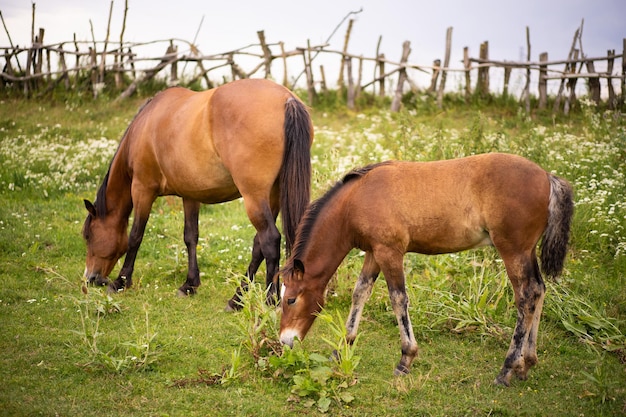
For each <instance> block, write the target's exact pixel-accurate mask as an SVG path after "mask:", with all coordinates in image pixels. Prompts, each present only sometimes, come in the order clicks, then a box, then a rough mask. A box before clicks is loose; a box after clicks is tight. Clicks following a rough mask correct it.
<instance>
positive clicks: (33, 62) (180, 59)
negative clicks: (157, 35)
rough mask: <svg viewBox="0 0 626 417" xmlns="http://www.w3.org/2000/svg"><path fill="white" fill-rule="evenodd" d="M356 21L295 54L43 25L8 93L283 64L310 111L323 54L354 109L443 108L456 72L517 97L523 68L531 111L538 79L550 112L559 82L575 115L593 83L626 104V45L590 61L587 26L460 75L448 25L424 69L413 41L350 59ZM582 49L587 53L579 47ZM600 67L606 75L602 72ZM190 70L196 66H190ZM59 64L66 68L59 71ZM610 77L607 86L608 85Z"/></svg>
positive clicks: (11, 66)
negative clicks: (513, 86)
mask: <svg viewBox="0 0 626 417" xmlns="http://www.w3.org/2000/svg"><path fill="white" fill-rule="evenodd" d="M33 13H34V4H33ZM0 16H1V14H0ZM353 23H354V20H350V21H349V22H348V29H347V32H346V35H345V42H344V48H343V50H335V49H331V48H329V45H328V44H323V45H311V44H310V42H307V46H306V47H298V48H295V49H293V50H290V51H287V50H285V44H284V43H283V42H275V43H267V42H266V40H265V33H264V31H258V32H257V36H258V39H259V43H256V44H251V45H247V46H244V47H242V48H238V49H235V50H231V51H226V52H220V53H216V54H211V55H205V54H202V53H201V52H200V51H199V50H198V48H197V47H196V46H195V45H194V43H193V42H189V41H187V40H184V39H177V38H172V39H165V40H155V41H150V42H141V43H131V42H123V41H122V39H121V38H122V37H121V36H120V41H119V42H112V41H109V39H108V31H107V39H105V40H104V41H95V40H94V41H91V42H89V41H78V40H76V38H74V39H73V40H72V41H67V42H60V43H55V44H44V35H45V30H44V29H43V28H42V29H39V32H38V34H37V35H36V36H34V35H33V40H32V45H31V46H30V47H19V46H13V45H12V43H11V45H9V46H0V65H1V68H2V71H1V72H0V92H1V91H2V90H7V91H9V90H13V91H19V92H23V94H24V96H25V97H38V96H42V95H45V94H46V93H48V92H50V91H52V90H53V89H55V88H57V87H58V86H59V85H63V87H64V88H65V89H67V90H71V89H80V88H83V89H84V88H89V89H90V90H91V92H92V93H93V95H94V96H97V95H98V94H100V93H101V92H102V91H103V89H105V88H115V91H118V92H119V99H124V98H127V97H129V96H131V95H132V94H133V93H134V92H135V91H136V90H137V88H138V87H139V86H140V85H141V84H142V83H145V82H147V81H149V80H151V79H153V78H155V77H157V76H158V78H160V79H165V81H166V82H167V84H168V85H179V84H183V85H194V84H197V83H200V85H201V87H202V88H212V87H214V86H215V85H219V84H221V83H223V82H226V81H229V80H235V79H241V78H250V77H264V78H274V76H273V74H272V70H273V69H274V68H275V67H276V66H279V67H280V71H279V72H282V83H283V84H284V85H286V86H288V87H290V88H294V87H295V86H296V83H297V82H298V80H299V79H300V78H301V76H302V75H304V81H303V82H304V83H305V85H306V89H307V92H308V100H309V104H310V105H313V104H314V103H315V102H316V98H317V95H318V93H325V92H326V91H327V86H328V85H329V83H328V82H327V80H326V73H325V69H324V66H323V65H320V66H319V68H317V67H315V66H314V63H315V61H316V59H317V58H318V57H319V56H320V55H322V56H325V57H329V56H336V57H337V58H336V59H337V60H338V61H339V63H340V67H339V76H338V78H337V82H336V86H337V88H339V89H342V90H345V91H346V94H347V105H348V107H354V106H355V101H356V99H357V98H358V97H359V95H360V94H361V92H362V91H364V90H365V89H366V88H372V89H373V91H374V93H375V94H376V91H377V94H378V95H380V96H391V97H392V103H391V109H392V110H394V111H397V110H398V109H400V107H401V99H402V96H403V94H404V93H405V92H406V91H413V92H414V93H418V94H424V93H427V94H432V95H434V96H435V97H436V98H437V103H438V105H439V106H441V105H442V98H443V93H444V90H445V88H446V81H447V76H448V74H456V75H457V76H458V77H460V78H461V79H463V83H464V94H465V96H466V97H467V98H469V97H471V96H472V95H479V96H486V95H489V94H493V90H494V86H493V82H491V81H490V70H494V69H495V70H503V71H504V80H503V85H502V87H501V89H500V88H496V89H497V90H499V91H501V93H502V94H503V95H509V90H510V80H511V72H512V71H513V70H516V71H518V72H519V71H521V73H522V74H523V76H522V78H523V79H524V82H525V86H524V88H523V89H522V90H521V94H520V96H519V100H520V101H521V102H523V103H525V105H526V110H527V111H530V97H531V91H530V85H531V79H536V80H538V81H537V97H538V100H537V103H538V104H537V106H538V108H545V107H546V106H547V101H548V100H547V99H548V88H547V83H548V82H551V83H552V84H551V85H553V86H555V85H558V93H557V94H556V98H555V104H554V109H553V110H554V111H555V112H560V111H562V112H564V113H567V112H568V111H569V109H570V108H571V107H572V105H573V104H574V102H575V101H576V99H577V98H576V92H577V81H578V80H579V79H584V80H586V86H587V92H588V96H589V97H590V99H591V100H593V101H594V102H596V103H598V104H599V103H600V102H602V101H603V100H602V99H603V96H604V99H605V101H606V105H607V107H608V108H609V109H617V108H623V106H624V101H625V98H626V87H625V82H626V63H625V62H626V60H625V59H624V57H625V55H626V39H623V50H622V52H621V54H616V53H615V51H614V50H609V51H607V54H606V55H605V56H594V57H587V56H585V55H584V54H583V52H582V39H581V36H580V33H582V24H581V27H580V28H579V29H577V30H576V33H575V35H574V39H573V41H572V47H571V49H570V51H569V53H568V56H567V58H566V59H557V60H548V54H547V53H541V54H540V56H539V57H540V59H539V61H531V59H530V40H529V39H530V35H529V30H528V28H527V29H526V31H527V51H528V56H527V60H526V61H523V62H513V61H502V60H494V59H490V58H489V43H488V42H484V43H482V44H481V45H480V50H479V56H478V57H471V56H469V52H468V51H469V48H468V47H465V48H464V49H463V52H464V54H463V61H462V62H461V64H462V66H460V67H457V68H455V67H453V66H451V65H450V49H451V39H452V28H448V30H447V33H446V50H445V51H444V52H445V53H444V60H443V63H442V61H441V60H439V59H437V60H435V61H434V62H433V63H432V64H431V65H424V64H417V63H414V62H410V61H409V56H410V53H411V48H410V43H409V42H408V41H406V42H404V43H403V45H402V54H401V56H400V59H399V60H393V59H388V58H387V57H386V56H385V54H384V53H380V52H379V48H377V52H376V56H375V57H365V56H362V55H354V54H351V53H349V52H348V45H349V38H350V33H351V30H352V26H353ZM3 24H4V20H3ZM109 24H110V19H109ZM5 30H7V29H6V26H5ZM8 34H9V33H8V30H7V35H8ZM10 39H11V38H10V36H9V40H10ZM379 45H380V40H379ZM577 45H580V46H579V47H578V48H577ZM148 47H150V48H151V49H153V50H154V48H155V47H159V48H161V50H162V49H163V48H165V52H164V53H163V54H159V55H156V56H154V55H153V56H144V55H142V54H140V53H139V51H141V50H145V49H147V48H148ZM179 50H182V51H183V52H179ZM244 61H245V65H244V64H243V62H244ZM620 61H621V65H620ZM294 62H295V63H296V64H295V65H296V66H298V67H300V68H303V70H302V71H301V72H299V73H297V74H291V73H290V72H289V67H292V68H293V66H294ZM598 63H601V65H600V66H601V67H603V68H606V70H605V71H598V70H596V67H597V65H596V64H598ZM181 65H182V66H183V67H182V69H181ZM189 65H191V66H192V67H193V68H187V67H188V66H189ZM365 65H369V66H373V68H374V72H373V77H372V78H371V79H364V75H363V72H364V66H365ZM53 66H54V67H56V69H53ZM245 68H249V69H248V70H246V69H245ZM292 72H293V70H292ZM214 74H220V75H221V79H219V77H218V80H219V81H216V80H215V78H216V77H215V76H213V75H214ZM415 74H422V77H425V76H427V77H429V78H430V83H429V85H428V86H421V87H420V85H419V83H418V82H416V80H415V77H414V75H415ZM290 75H291V81H290ZM212 76H213V77H212ZM472 78H474V80H472ZM316 79H319V81H316ZM601 80H602V83H604V84H605V87H603V86H602V83H601ZM105 81H106V82H105ZM614 82H615V83H616V84H617V88H616V86H615V85H614ZM578 90H580V86H578ZM603 93H604V94H603Z"/></svg>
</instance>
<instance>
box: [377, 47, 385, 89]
mask: <svg viewBox="0 0 626 417" xmlns="http://www.w3.org/2000/svg"><path fill="white" fill-rule="evenodd" d="M384 75H385V54H380V55H378V77H379V81H378V89H379V91H378V94H379V96H380V97H381V98H384V97H385V77H384Z"/></svg>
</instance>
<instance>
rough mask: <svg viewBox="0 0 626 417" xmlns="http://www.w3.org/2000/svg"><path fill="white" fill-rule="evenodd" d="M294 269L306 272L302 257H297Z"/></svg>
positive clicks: (302, 272)
mask: <svg viewBox="0 0 626 417" xmlns="http://www.w3.org/2000/svg"><path fill="white" fill-rule="evenodd" d="M293 269H294V270H295V271H296V272H300V273H301V274H304V264H303V263H302V261H301V260H300V259H296V260H295V261H293Z"/></svg>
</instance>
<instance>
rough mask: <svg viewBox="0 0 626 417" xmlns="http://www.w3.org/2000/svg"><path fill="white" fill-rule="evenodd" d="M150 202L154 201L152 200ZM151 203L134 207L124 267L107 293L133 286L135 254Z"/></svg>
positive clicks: (141, 238)
mask: <svg viewBox="0 0 626 417" xmlns="http://www.w3.org/2000/svg"><path fill="white" fill-rule="evenodd" d="M152 201H154V199H152ZM152 201H150V204H147V205H142V206H139V205H136V206H135V216H134V219H133V226H132V227H131V229H130V234H129V236H128V250H127V252H126V257H125V258H124V265H123V266H122V269H120V273H119V275H118V277H117V279H116V280H115V281H113V282H111V283H110V284H109V292H118V291H121V290H123V289H124V288H130V287H131V286H132V285H133V271H134V269H135V259H136V258H137V252H138V251H139V246H141V241H142V240H143V235H144V232H145V231H146V224H148V219H149V218H150V209H151V208H152Z"/></svg>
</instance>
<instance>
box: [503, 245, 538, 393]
mask: <svg viewBox="0 0 626 417" xmlns="http://www.w3.org/2000/svg"><path fill="white" fill-rule="evenodd" d="M502 258H503V260H504V263H505V265H506V269H507V273H508V275H509V279H510V280H511V284H512V286H513V291H514V293H515V304H516V306H517V324H516V325H515V331H514V333H513V337H512V339H511V344H510V346H509V350H508V352H507V354H506V358H505V360H504V365H503V366H502V369H501V371H500V373H499V374H498V376H497V377H496V380H495V383H496V384H501V385H505V386H508V385H509V384H510V383H511V377H512V376H513V374H515V375H516V376H517V377H518V378H520V379H526V378H527V376H528V371H529V369H530V368H531V367H532V366H533V365H535V364H536V363H537V348H536V345H537V331H538V329H539V320H540V318H541V310H542V307H543V299H544V296H545V288H546V287H545V284H544V283H543V280H542V278H541V274H540V273H539V266H538V265H537V259H536V257H535V256H534V252H533V253H532V254H531V255H529V256H524V257H523V258H522V257H519V256H518V257H508V258H507V257H505V256H503V257H502Z"/></svg>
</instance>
